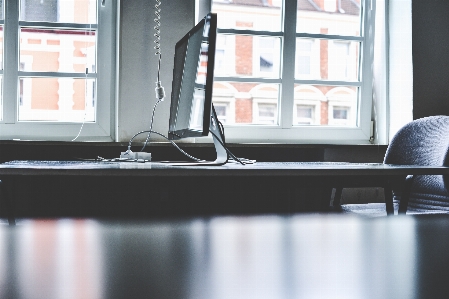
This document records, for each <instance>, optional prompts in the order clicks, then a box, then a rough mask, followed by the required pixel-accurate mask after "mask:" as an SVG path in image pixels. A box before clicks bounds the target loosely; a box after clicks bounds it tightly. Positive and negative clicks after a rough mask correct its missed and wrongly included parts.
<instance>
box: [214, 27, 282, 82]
mask: <svg viewBox="0 0 449 299" xmlns="http://www.w3.org/2000/svg"><path fill="white" fill-rule="evenodd" d="M280 48H281V40H280V38H278V37H259V36H250V35H223V34H220V35H218V39H217V48H216V58H215V75H216V76H242V77H245V76H254V77H269V78H279V77H280V75H279V74H280V52H281V50H280Z"/></svg>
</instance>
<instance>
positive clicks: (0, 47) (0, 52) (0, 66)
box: [0, 26, 3, 70]
mask: <svg viewBox="0 0 449 299" xmlns="http://www.w3.org/2000/svg"><path fill="white" fill-rule="evenodd" d="M0 69H2V70H3V26H0Z"/></svg>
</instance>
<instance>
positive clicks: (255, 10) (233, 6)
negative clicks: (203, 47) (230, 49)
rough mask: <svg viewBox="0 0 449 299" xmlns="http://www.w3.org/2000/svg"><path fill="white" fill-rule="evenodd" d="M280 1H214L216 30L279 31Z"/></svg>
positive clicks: (213, 9)
mask: <svg viewBox="0 0 449 299" xmlns="http://www.w3.org/2000/svg"><path fill="white" fill-rule="evenodd" d="M281 8H282V0H272V1H257V0H239V1H227V0H214V1H212V11H213V12H215V13H217V15H218V28H232V29H250V30H263V31H281V28H282V27H281V11H282V9H281Z"/></svg>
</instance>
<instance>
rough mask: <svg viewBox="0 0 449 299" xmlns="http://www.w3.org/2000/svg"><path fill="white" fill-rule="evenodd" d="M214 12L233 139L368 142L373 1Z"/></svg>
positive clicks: (219, 77) (272, 0)
mask: <svg viewBox="0 0 449 299" xmlns="http://www.w3.org/2000/svg"><path fill="white" fill-rule="evenodd" d="M211 10H212V11H213V12H215V13H217V16H218V39H217V41H218V42H217V55H216V56H217V67H216V70H215V83H214V84H215V86H214V99H213V101H214V103H217V106H220V108H219V110H220V113H221V114H222V116H221V117H222V119H225V120H226V122H225V132H226V137H227V140H230V141H236V142H239V141H255V142H265V141H273V142H318V143H321V142H337V143H338V142H341V143H368V141H369V137H370V136H369V132H370V130H369V126H370V124H371V105H372V87H371V81H372V80H371V78H372V74H371V69H370V67H371V65H372V51H370V49H372V45H373V36H372V32H371V31H370V30H369V29H370V28H371V27H372V26H373V24H371V23H372V21H371V20H373V19H374V18H373V14H374V11H373V10H372V9H371V5H370V0H329V1H327V0H326V1H319V0H284V1H281V0H233V1H222V0H211ZM224 97H227V98H232V103H233V108H232V109H230V108H224V107H225V106H224V104H223V102H222V101H223V98H224ZM226 107H228V106H226ZM230 119H232V121H229V120H230Z"/></svg>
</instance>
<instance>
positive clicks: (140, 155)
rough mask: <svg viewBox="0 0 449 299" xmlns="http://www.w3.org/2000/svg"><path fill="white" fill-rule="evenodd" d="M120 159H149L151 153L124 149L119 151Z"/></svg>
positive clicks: (147, 160)
mask: <svg viewBox="0 0 449 299" xmlns="http://www.w3.org/2000/svg"><path fill="white" fill-rule="evenodd" d="M120 159H129V160H140V161H142V160H143V161H145V162H150V161H151V153H147V152H133V151H126V152H121V153H120Z"/></svg>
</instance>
